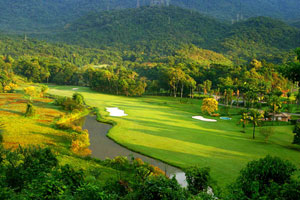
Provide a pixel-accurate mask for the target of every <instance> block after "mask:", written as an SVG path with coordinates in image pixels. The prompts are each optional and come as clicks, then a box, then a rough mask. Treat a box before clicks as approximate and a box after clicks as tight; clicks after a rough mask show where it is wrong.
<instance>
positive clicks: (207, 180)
mask: <svg viewBox="0 0 300 200" xmlns="http://www.w3.org/2000/svg"><path fill="white" fill-rule="evenodd" d="M209 172H210V168H208V167H204V168H199V167H196V166H194V167H190V168H188V169H186V170H185V176H186V181H187V183H188V187H187V188H188V190H189V191H190V192H191V193H192V194H198V193H201V192H203V191H206V190H207V188H208V186H209V184H211V183H212V179H211V176H210V173H209Z"/></svg>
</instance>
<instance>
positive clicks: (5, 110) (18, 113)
mask: <svg viewBox="0 0 300 200" xmlns="http://www.w3.org/2000/svg"><path fill="white" fill-rule="evenodd" d="M0 111H4V112H10V113H13V114H17V115H24V113H23V112H19V111H15V110H9V109H4V108H0Z"/></svg>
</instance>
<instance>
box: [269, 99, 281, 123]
mask: <svg viewBox="0 0 300 200" xmlns="http://www.w3.org/2000/svg"><path fill="white" fill-rule="evenodd" d="M268 104H269V106H270V109H271V111H272V113H273V121H275V113H276V112H278V111H279V110H280V108H281V104H282V103H281V101H280V98H279V97H278V96H276V95H273V96H271V98H269V101H268Z"/></svg>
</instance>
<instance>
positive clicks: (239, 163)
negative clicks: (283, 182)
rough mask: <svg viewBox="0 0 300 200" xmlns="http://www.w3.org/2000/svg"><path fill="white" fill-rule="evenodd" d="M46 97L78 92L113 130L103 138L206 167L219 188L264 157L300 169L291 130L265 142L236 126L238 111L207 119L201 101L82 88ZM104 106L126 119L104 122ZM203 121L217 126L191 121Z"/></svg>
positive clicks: (59, 89) (58, 89) (281, 129)
mask: <svg viewBox="0 0 300 200" xmlns="http://www.w3.org/2000/svg"><path fill="white" fill-rule="evenodd" d="M49 88H50V91H49V93H51V94H55V95H60V96H69V97H70V96H72V95H73V93H75V92H79V93H81V94H82V95H83V96H84V98H85V100H86V103H87V104H88V105H90V106H93V107H98V108H99V110H100V113H101V115H102V117H103V118H105V119H107V120H112V121H114V122H115V123H116V125H115V126H114V127H113V128H112V129H111V130H110V131H109V134H108V136H109V137H110V138H112V139H113V140H114V141H116V142H117V143H119V144H121V145H123V146H125V147H127V148H128V149H130V150H133V151H136V152H139V153H142V154H144V155H147V156H150V157H153V158H156V159H158V160H161V161H164V162H166V163H169V164H171V165H173V166H176V167H179V168H186V167H189V166H193V165H197V166H201V167H210V168H211V174H212V177H213V178H214V179H215V180H216V181H217V183H218V184H219V185H220V186H225V185H227V184H229V183H231V182H233V181H234V179H235V178H236V177H237V176H238V173H239V171H240V170H241V169H242V168H244V167H245V166H246V164H247V163H248V162H249V161H252V160H256V159H259V158H262V157H265V156H266V155H268V154H269V155H272V156H278V157H281V158H283V159H287V160H290V161H291V162H293V163H294V164H296V165H297V166H298V167H300V160H299V156H300V151H299V150H300V148H299V147H297V146H296V145H293V144H292V141H293V133H292V129H293V126H276V127H275V134H274V135H273V136H272V137H271V138H270V139H269V140H268V142H265V141H264V137H263V136H262V135H260V134H259V129H260V128H257V131H256V138H255V139H252V127H251V125H248V126H247V128H246V133H243V132H242V126H241V125H239V124H238V123H239V121H240V115H238V114H237V113H238V109H232V110H231V111H230V113H232V115H231V116H230V117H231V118H232V120H222V119H220V118H219V117H215V118H214V117H209V116H205V115H203V113H202V112H201V100H199V99H185V100H184V101H180V98H173V97H156V96H144V97H125V96H115V95H108V94H102V93H97V92H95V91H92V90H91V89H89V88H87V87H76V91H74V86H56V85H49ZM106 107H118V108H119V109H121V110H124V111H125V113H126V114H128V116H125V117H110V116H109V115H108V112H106ZM197 115H198V116H199V115H201V116H204V117H206V118H210V119H216V120H217V122H205V121H200V120H196V119H193V118H192V116H197Z"/></svg>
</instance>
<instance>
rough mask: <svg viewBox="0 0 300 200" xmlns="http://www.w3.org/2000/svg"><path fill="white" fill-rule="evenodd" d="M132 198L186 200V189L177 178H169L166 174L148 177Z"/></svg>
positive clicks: (143, 199) (142, 199) (141, 199)
mask: <svg viewBox="0 0 300 200" xmlns="http://www.w3.org/2000/svg"><path fill="white" fill-rule="evenodd" d="M132 196H133V197H132V198H130V199H140V200H153V199H155V200H165V199H168V200H185V199H186V196H185V195H184V190H183V189H182V188H181V187H180V185H179V184H178V183H177V181H176V179H175V178H172V179H168V178H167V177H165V176H158V177H153V176H150V177H148V178H147V179H146V181H145V183H144V184H143V185H141V186H140V188H139V189H138V190H137V191H136V192H135V193H134V194H133V195H132Z"/></svg>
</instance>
